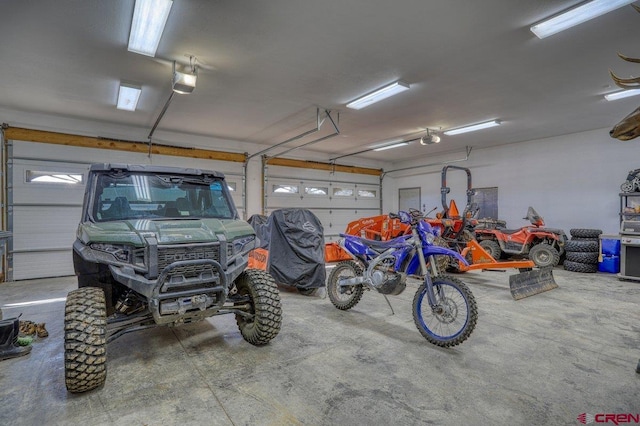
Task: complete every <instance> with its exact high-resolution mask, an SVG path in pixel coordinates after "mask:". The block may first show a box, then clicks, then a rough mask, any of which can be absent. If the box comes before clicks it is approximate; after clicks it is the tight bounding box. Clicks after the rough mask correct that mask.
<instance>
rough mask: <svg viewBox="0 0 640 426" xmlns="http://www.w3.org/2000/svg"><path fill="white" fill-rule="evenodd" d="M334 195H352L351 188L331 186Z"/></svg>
mask: <svg viewBox="0 0 640 426" xmlns="http://www.w3.org/2000/svg"><path fill="white" fill-rule="evenodd" d="M333 196H334V197H353V189H351V188H340V187H335V188H333Z"/></svg>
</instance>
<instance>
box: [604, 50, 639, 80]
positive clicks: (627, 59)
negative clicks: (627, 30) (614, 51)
mask: <svg viewBox="0 0 640 426" xmlns="http://www.w3.org/2000/svg"><path fill="white" fill-rule="evenodd" d="M618 56H619V57H620V58H621V59H623V60H625V61H627V62H635V63H638V64H640V58H632V57H630V56H625V55H623V54H622V53H618ZM609 74H610V75H611V79H612V80H613V82H614V83H615V84H616V86H618V87H621V88H623V89H638V88H640V77H632V78H620V77H618V76H617V75H615V74H614V73H613V71H611V70H609Z"/></svg>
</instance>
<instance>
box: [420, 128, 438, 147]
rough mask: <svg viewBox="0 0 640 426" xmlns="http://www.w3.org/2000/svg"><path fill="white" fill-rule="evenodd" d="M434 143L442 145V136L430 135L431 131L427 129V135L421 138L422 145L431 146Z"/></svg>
mask: <svg viewBox="0 0 640 426" xmlns="http://www.w3.org/2000/svg"><path fill="white" fill-rule="evenodd" d="M434 143H440V136H438V135H434V134H431V133H429V129H427V134H426V135H424V136H423V137H421V138H420V145H431V144H434Z"/></svg>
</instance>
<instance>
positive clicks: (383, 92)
mask: <svg viewBox="0 0 640 426" xmlns="http://www.w3.org/2000/svg"><path fill="white" fill-rule="evenodd" d="M410 87H411V86H409V84H407V83H405V82H403V81H400V80H398V81H396V82H395V83H391V84H390V85H388V86H385V87H383V88H381V89H378V90H376V91H375V92H372V93H369V94H368V95H365V96H363V97H361V98H358V99H356V100H355V101H353V102H350V103H348V104H347V108H352V109H362V108H364V107H366V106H369V105H371V104H374V103H376V102H378V101H381V100H383V99H386V98H388V97H389V96H393V95H396V94H398V93H400V92H404V91H405V90H409V88H410Z"/></svg>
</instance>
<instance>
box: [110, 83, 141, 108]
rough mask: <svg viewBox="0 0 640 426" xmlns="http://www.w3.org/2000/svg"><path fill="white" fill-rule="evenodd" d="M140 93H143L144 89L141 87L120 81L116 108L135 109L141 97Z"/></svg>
mask: <svg viewBox="0 0 640 426" xmlns="http://www.w3.org/2000/svg"><path fill="white" fill-rule="evenodd" d="M140 93H142V89H141V88H140V87H136V86H132V85H130V84H124V83H120V90H119V91H118V103H117V104H116V108H118V109H123V110H125V111H135V110H136V107H137V106H138V99H140Z"/></svg>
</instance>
